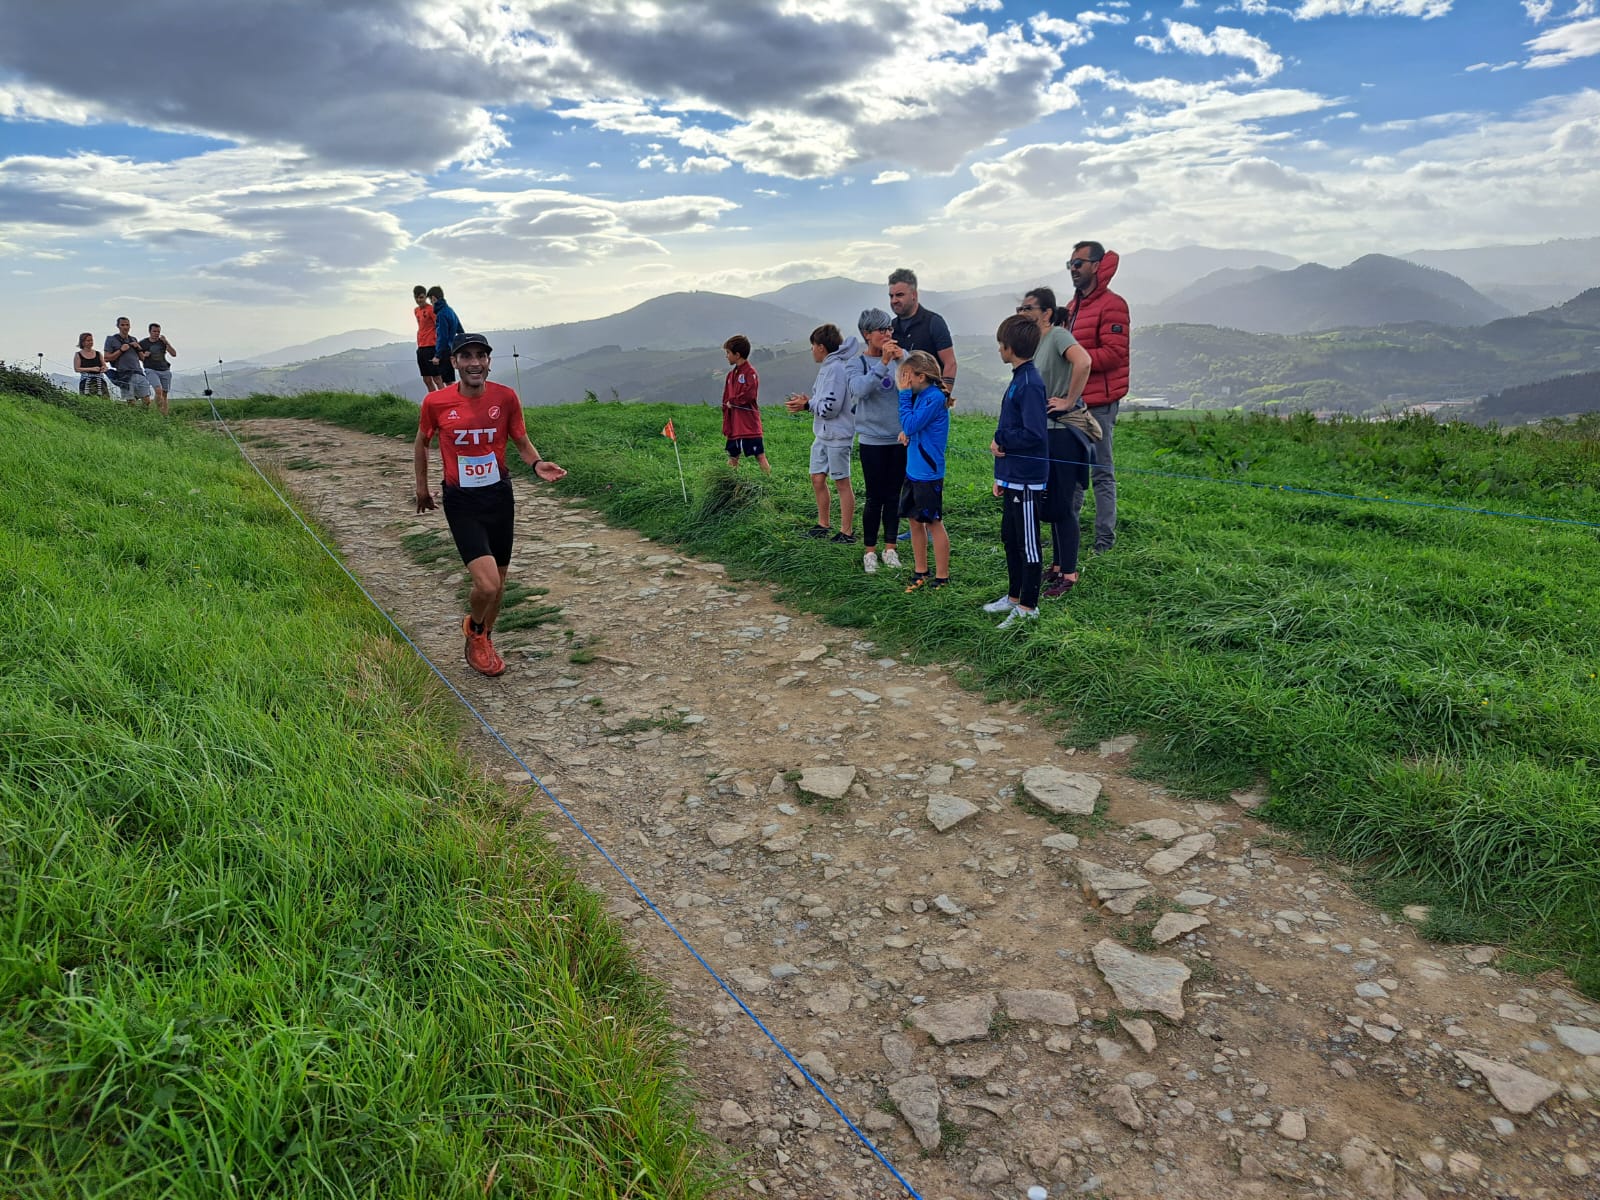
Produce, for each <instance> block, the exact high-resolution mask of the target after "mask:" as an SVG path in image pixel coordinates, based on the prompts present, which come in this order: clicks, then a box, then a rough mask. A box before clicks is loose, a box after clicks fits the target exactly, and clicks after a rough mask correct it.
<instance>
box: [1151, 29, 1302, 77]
mask: <svg viewBox="0 0 1600 1200" xmlns="http://www.w3.org/2000/svg"><path fill="white" fill-rule="evenodd" d="M1166 27H1167V36H1166V37H1164V38H1159V37H1150V36H1148V35H1141V36H1139V37H1136V38H1134V39H1133V40H1134V44H1135V45H1138V46H1142V47H1144V49H1146V50H1151V51H1154V52H1155V53H1157V54H1166V53H1167V52H1168V51H1175V52H1177V53H1180V54H1199V55H1204V56H1206V57H1211V56H1214V55H1222V56H1224V57H1226V58H1242V59H1246V60H1248V61H1249V62H1250V63H1251V65H1252V66H1254V67H1255V70H1256V74H1255V77H1256V78H1257V79H1258V80H1264V79H1270V78H1272V76H1274V75H1276V74H1277V73H1278V72H1279V71H1280V70H1282V69H1283V59H1282V58H1281V57H1280V56H1279V55H1277V54H1274V53H1273V50H1272V47H1271V46H1269V45H1267V43H1266V42H1264V41H1262V40H1261V39H1260V38H1258V37H1256V36H1255V35H1254V34H1251V33H1247V32H1246V31H1245V30H1243V29H1236V28H1233V27H1232V26H1229V25H1218V26H1217V27H1216V28H1215V29H1213V30H1212V31H1211V32H1210V33H1206V32H1205V31H1204V30H1203V29H1201V28H1200V27H1199V26H1198V25H1188V24H1185V23H1184V22H1182V21H1167V22H1166Z"/></svg>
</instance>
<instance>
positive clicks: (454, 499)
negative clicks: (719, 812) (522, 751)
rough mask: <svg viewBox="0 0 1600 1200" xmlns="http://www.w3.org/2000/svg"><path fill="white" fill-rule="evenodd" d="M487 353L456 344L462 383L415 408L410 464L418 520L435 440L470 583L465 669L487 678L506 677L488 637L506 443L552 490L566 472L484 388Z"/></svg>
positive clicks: (499, 393) (495, 611)
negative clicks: (417, 411) (430, 448)
mask: <svg viewBox="0 0 1600 1200" xmlns="http://www.w3.org/2000/svg"><path fill="white" fill-rule="evenodd" d="M491 350H492V347H491V346H490V345H489V341H488V339H487V338H485V337H484V336H483V334H481V333H463V334H460V335H458V336H457V337H456V339H455V349H454V353H453V358H454V360H455V368H456V370H457V371H458V372H459V373H460V375H461V381H460V382H459V383H454V384H450V385H449V386H447V387H443V388H440V389H439V390H438V391H436V392H432V393H430V394H429V395H428V396H427V397H426V398H425V399H424V400H423V401H422V413H421V416H420V417H419V418H418V421H417V439H416V441H415V442H414V443H413V444H412V461H413V464H414V466H415V467H416V474H417V512H419V513H425V512H428V511H430V510H431V509H432V508H433V505H434V500H433V493H432V492H431V491H429V490H428V443H429V442H430V441H431V440H432V439H433V436H434V435H435V434H438V435H439V457H440V459H441V460H442V461H443V466H444V487H443V489H442V491H443V500H444V517H445V520H446V521H447V522H448V523H449V525H450V533H451V536H452V537H454V538H455V542H456V549H457V550H458V551H460V553H461V561H462V562H464V563H465V564H466V565H467V571H468V572H469V573H470V574H471V576H472V594H471V596H470V597H469V599H468V603H469V605H470V606H471V609H472V611H471V613H470V614H468V616H467V617H466V618H465V619H464V620H463V621H462V622H461V632H462V633H463V634H464V635H465V636H466V639H467V642H466V659H467V665H468V666H469V667H471V668H472V669H473V670H474V671H477V672H479V673H480V674H483V675H489V676H494V675H499V674H501V673H502V672H503V671H504V670H505V669H506V664H505V660H504V659H502V658H501V657H500V655H499V653H498V652H497V651H496V650H495V648H494V642H493V641H491V640H490V635H491V634H492V632H493V630H494V622H495V618H496V617H498V616H499V615H500V602H501V601H502V600H503V599H504V598H505V591H506V569H507V567H508V566H509V565H510V563H511V537H512V527H513V524H514V523H515V520H516V495H515V493H514V492H513V491H512V488H511V479H510V477H509V476H508V475H507V473H506V443H507V442H510V443H511V444H512V445H514V446H516V448H517V451H518V453H520V454H521V455H522V461H523V462H525V463H527V464H528V465H529V466H531V467H532V468H533V473H534V475H535V477H537V478H539V479H542V480H545V481H546V482H548V483H554V482H555V481H556V480H558V479H561V478H563V477H564V476H565V475H566V472H565V471H564V470H562V469H561V468H560V467H558V466H557V465H556V464H555V463H553V462H551V461H550V460H549V459H548V458H541V457H539V451H538V450H537V449H535V448H534V445H533V443H532V442H531V441H529V440H528V430H527V427H526V426H525V425H524V424H523V420H522V402H521V401H520V400H519V399H518V398H517V393H516V392H514V391H512V390H511V389H510V388H508V387H505V386H503V385H502V384H498V383H490V382H489V381H488V380H489V355H490V352H491Z"/></svg>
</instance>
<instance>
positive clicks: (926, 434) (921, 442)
mask: <svg viewBox="0 0 1600 1200" xmlns="http://www.w3.org/2000/svg"><path fill="white" fill-rule="evenodd" d="M943 373H944V372H943V367H942V365H941V364H940V362H939V360H938V359H936V358H935V357H934V356H933V355H931V354H929V353H928V352H927V351H926V350H916V351H913V352H912V353H910V354H908V355H906V357H905V358H904V359H903V360H902V361H901V363H900V370H899V372H898V378H897V382H898V383H899V385H900V388H899V391H898V392H897V394H896V400H897V403H898V407H899V420H900V431H901V432H900V444H901V445H902V446H904V447H905V449H906V479H905V483H904V484H903V485H901V489H900V515H901V516H902V517H905V518H906V519H907V520H908V521H910V522H911V555H912V559H913V561H914V562H915V564H916V569H915V571H914V573H913V574H912V576H911V582H910V584H909V585H907V587H906V591H908V592H914V591H916V590H917V589H918V588H920V587H923V586H924V585H926V586H927V587H930V588H941V587H944V586H945V584H947V583H949V582H950V535H949V534H948V533H946V532H945V528H944V463H945V448H946V447H947V446H948V444H949V441H950V392H949V390H948V389H947V388H946V386H945V382H944V379H943V377H942V376H943ZM929 542H932V543H933V575H932V577H931V578H930V577H929V575H928V543H929Z"/></svg>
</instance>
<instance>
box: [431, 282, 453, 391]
mask: <svg viewBox="0 0 1600 1200" xmlns="http://www.w3.org/2000/svg"><path fill="white" fill-rule="evenodd" d="M428 303H429V304H431V305H433V361H434V362H435V363H437V364H438V366H439V372H438V377H439V382H440V385H441V386H443V387H449V386H450V385H451V384H452V383H454V382H455V381H456V369H455V367H454V366H453V365H452V364H451V362H450V355H451V354H453V353H454V352H455V344H456V339H457V338H458V337H460V336H461V319H460V318H459V317H457V316H456V310H455V309H453V308H451V307H450V306H449V305H448V304H446V303H445V299H444V289H443V288H442V287H440V286H439V285H438V284H434V285H433V286H432V287H431V288H429V289H428Z"/></svg>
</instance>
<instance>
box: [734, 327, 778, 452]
mask: <svg viewBox="0 0 1600 1200" xmlns="http://www.w3.org/2000/svg"><path fill="white" fill-rule="evenodd" d="M722 350H723V353H724V355H726V357H727V359H728V365H729V367H730V368H732V369H731V370H729V372H728V378H727V381H726V382H725V383H723V385H722V436H723V437H725V438H727V439H728V465H729V466H730V467H738V465H739V456H740V455H743V456H744V457H746V458H753V459H755V460H756V461H757V462H758V463H760V464H761V469H762V470H763V471H765V472H766V473H767V474H768V475H771V474H772V464H771V463H769V462H767V447H766V443H765V442H763V441H762V440H761V410H760V409H759V408H758V407H757V406H756V389H757V388H758V387H759V386H760V384H761V381H760V379H758V378H757V377H756V369H755V368H754V367H752V366H751V365H750V339H749V338H747V337H745V336H744V334H742V333H736V334H734V335H733V336H732V337H731V338H729V339H728V340H727V341H725V342H723V343H722Z"/></svg>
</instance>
